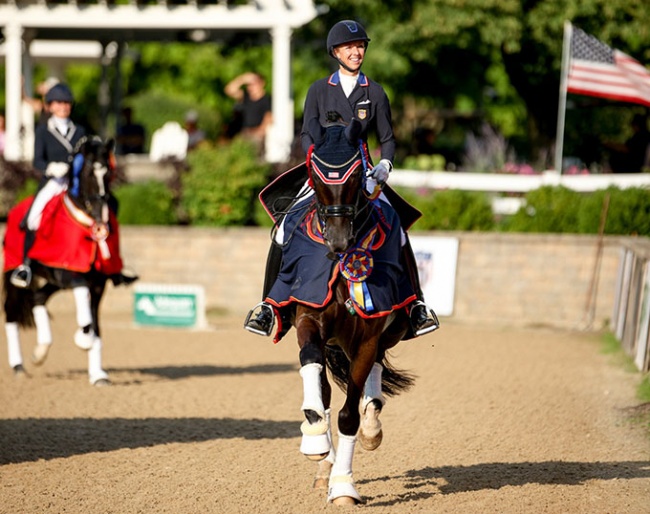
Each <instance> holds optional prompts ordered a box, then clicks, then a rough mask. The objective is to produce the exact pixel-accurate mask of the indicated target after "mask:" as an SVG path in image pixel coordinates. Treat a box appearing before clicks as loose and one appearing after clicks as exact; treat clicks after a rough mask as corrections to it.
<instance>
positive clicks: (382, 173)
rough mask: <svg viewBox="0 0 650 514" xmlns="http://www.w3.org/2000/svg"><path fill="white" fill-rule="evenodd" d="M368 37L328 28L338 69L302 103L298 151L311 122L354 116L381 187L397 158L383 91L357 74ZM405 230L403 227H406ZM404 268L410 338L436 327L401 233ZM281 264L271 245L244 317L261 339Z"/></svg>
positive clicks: (348, 24) (341, 26)
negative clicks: (375, 152)
mask: <svg viewBox="0 0 650 514" xmlns="http://www.w3.org/2000/svg"><path fill="white" fill-rule="evenodd" d="M369 41H370V39H369V38H368V35H367V34H366V31H365V29H364V28H363V26H361V24H359V23H357V22H355V21H350V20H346V21H340V22H338V23H336V24H335V25H334V26H333V27H332V29H331V30H330V32H329V34H328V37H327V51H328V54H329V55H330V56H331V57H333V58H334V59H336V61H337V62H338V64H339V70H338V71H337V72H335V73H333V74H332V75H331V76H329V77H327V78H324V79H321V80H318V81H316V82H315V83H314V84H312V86H311V87H310V89H309V91H308V93H307V98H306V100H305V108H304V118H303V129H302V133H301V141H302V147H303V150H304V151H305V153H308V152H309V149H310V148H311V147H312V145H313V144H314V140H313V139H312V136H311V135H310V133H309V130H308V125H309V123H310V120H311V119H312V118H316V119H318V120H319V121H320V123H321V125H325V124H326V123H327V122H328V121H332V120H333V119H336V118H341V119H342V120H343V121H344V122H346V123H349V122H350V121H351V120H352V119H353V118H355V119H357V120H359V121H360V122H361V125H362V130H361V134H360V137H361V139H362V140H363V141H367V138H368V132H369V131H370V130H373V131H374V132H375V133H376V134H377V139H378V141H379V143H380V145H381V159H380V161H379V162H378V163H377V165H376V166H374V167H373V168H372V169H370V170H369V172H368V178H369V182H371V181H375V182H376V183H378V184H384V183H385V182H386V180H387V179H388V175H389V173H390V171H391V170H392V167H393V165H392V161H393V158H394V155H395V138H394V135H393V129H392V119H391V110H390V103H389V101H388V97H387V96H386V93H385V92H384V90H383V88H382V87H381V86H380V85H379V84H377V83H376V82H374V81H372V80H370V79H369V78H368V77H367V76H366V75H364V74H363V73H362V72H361V65H362V64H363V59H364V56H365V51H366V48H367V46H368V42H369ZM404 225H405V226H406V223H404ZM403 240H404V241H403V243H404V244H403V245H402V257H401V261H402V265H403V266H404V267H405V269H406V272H407V274H408V277H409V279H410V281H411V285H412V288H413V291H414V292H415V294H416V295H417V299H416V300H415V301H414V302H413V303H412V304H411V305H410V306H409V316H410V320H411V325H412V331H413V335H415V336H419V335H423V334H426V333H428V332H431V331H433V330H435V329H436V328H438V321H437V318H436V316H435V314H434V313H433V311H432V310H431V309H430V308H428V307H427V305H426V304H425V303H424V298H423V294H422V290H421V287H420V282H419V276H418V270H417V263H416V260H415V256H414V255H413V251H412V249H411V246H410V243H409V241H408V236H407V235H406V233H404V237H403ZM281 264H282V250H281V248H280V247H279V246H278V245H277V244H276V243H275V242H274V243H272V244H271V248H270V251H269V256H268V259H267V269H266V276H265V280H264V291H263V300H264V301H262V302H261V303H260V304H258V305H257V306H256V307H255V308H253V310H251V312H250V313H249V315H248V317H247V321H246V323H245V325H244V328H246V330H249V331H250V332H253V333H256V334H260V335H267V336H268V335H270V334H271V331H272V329H273V324H274V322H275V311H274V309H273V307H272V306H271V305H270V304H269V303H268V302H266V301H265V300H266V297H267V295H268V293H269V291H270V290H271V288H272V287H273V284H274V283H275V281H276V279H277V276H278V273H279V271H280V267H281ZM280 315H281V321H280V324H281V325H288V319H286V317H285V316H282V313H281V312H280Z"/></svg>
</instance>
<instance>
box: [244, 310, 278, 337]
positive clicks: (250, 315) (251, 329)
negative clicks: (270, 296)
mask: <svg viewBox="0 0 650 514" xmlns="http://www.w3.org/2000/svg"><path fill="white" fill-rule="evenodd" d="M258 307H260V311H259V312H258V315H259V314H261V313H262V312H263V310H264V309H269V310H270V311H271V323H270V324H269V327H268V330H260V329H258V328H255V327H252V326H250V324H249V323H250V322H251V321H256V320H255V319H252V318H253V313H254V312H255V310H256V309H257V308H258ZM273 325H275V309H273V307H271V306H270V305H269V304H268V303H266V302H260V303H258V304H257V305H256V306H255V307H253V308H252V309H251V310H250V311H249V312H248V315H247V316H246V320H245V321H244V328H245V329H246V330H248V331H249V332H252V333H253V334H258V335H260V336H267V337H268V336H270V335H271V333H272V332H273Z"/></svg>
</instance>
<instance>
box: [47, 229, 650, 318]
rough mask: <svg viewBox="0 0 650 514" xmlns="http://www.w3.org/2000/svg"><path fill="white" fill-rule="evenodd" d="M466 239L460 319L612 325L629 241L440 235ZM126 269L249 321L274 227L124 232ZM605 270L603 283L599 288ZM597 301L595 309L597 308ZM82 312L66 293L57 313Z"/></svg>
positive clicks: (115, 305) (111, 301)
mask: <svg viewBox="0 0 650 514" xmlns="http://www.w3.org/2000/svg"><path fill="white" fill-rule="evenodd" d="M414 235H426V236H444V237H457V238H458V239H459V250H458V263H457V270H456V289H455V301H454V311H453V314H452V316H451V318H452V319H453V320H455V321H458V322H462V323H472V324H482V323H485V324H505V325H517V326H551V327H558V328H568V329H575V328H580V329H582V328H594V329H599V328H602V327H603V326H607V325H608V323H609V320H610V319H611V317H612V310H613V306H614V301H615V291H616V281H617V274H618V268H619V262H620V260H621V255H622V249H623V247H624V246H625V242H626V241H628V240H634V241H641V242H642V243H643V244H644V245H646V246H648V245H649V244H650V242H649V241H648V240H646V239H641V240H638V239H636V240H635V239H634V238H627V239H626V238H618V237H607V238H604V240H603V244H602V253H601V258H600V264H598V263H597V260H598V259H597V250H598V241H599V240H598V238H597V237H594V236H574V235H528V234H496V233H495V234H493V233H466V232H463V233H449V232H445V233H432V232H421V233H414ZM121 238H122V254H123V258H124V261H125V263H127V264H128V265H129V266H131V267H132V268H134V269H135V270H137V271H138V272H139V274H140V276H141V282H146V283H163V284H198V285H202V286H204V288H205V292H206V304H207V307H208V309H209V310H211V309H212V310H214V309H216V310H219V311H222V312H226V313H228V314H232V315H235V316H239V317H241V318H242V319H243V318H244V316H245V314H246V312H247V311H248V309H249V308H250V307H252V306H253V305H254V304H255V303H257V302H258V301H259V300H260V294H261V287H262V281H263V276H264V267H265V262H266V254H267V249H268V245H269V231H268V229H265V228H232V229H219V228H194V227H169V228H167V227H134V226H129V227H122V231H121ZM595 270H597V274H596V276H597V280H596V281H593V280H592V279H593V277H594V273H595ZM590 293H594V297H595V303H590V301H589V298H590ZM57 308H60V309H61V308H66V309H67V308H72V302H71V301H70V300H69V299H68V298H67V295H66V294H61V295H59V297H58V298H57V299H55V300H53V302H52V309H53V310H55V309H57ZM103 309H107V310H111V311H119V312H131V311H132V310H133V288H124V287H120V288H112V286H111V287H110V288H109V290H108V292H107V294H106V296H105V298H104V302H103Z"/></svg>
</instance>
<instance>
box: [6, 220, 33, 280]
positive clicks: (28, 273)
mask: <svg viewBox="0 0 650 514" xmlns="http://www.w3.org/2000/svg"><path fill="white" fill-rule="evenodd" d="M35 239H36V232H34V231H33V230H27V229H26V230H25V245H24V248H23V263H22V264H21V265H20V266H18V267H17V268H16V269H15V270H14V271H13V273H12V274H11V277H9V281H10V282H11V284H12V285H13V286H15V287H20V288H26V287H29V284H30V283H31V282H32V269H31V267H30V266H31V263H32V261H31V259H30V258H29V257H28V256H27V255H28V254H29V250H30V248H31V247H32V246H33V245H34V240H35Z"/></svg>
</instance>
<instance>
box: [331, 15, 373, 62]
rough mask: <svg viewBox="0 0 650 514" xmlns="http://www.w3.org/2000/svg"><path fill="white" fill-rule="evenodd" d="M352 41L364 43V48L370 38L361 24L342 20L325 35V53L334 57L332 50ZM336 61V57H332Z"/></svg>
mask: <svg viewBox="0 0 650 514" xmlns="http://www.w3.org/2000/svg"><path fill="white" fill-rule="evenodd" d="M352 41H365V42H366V47H367V46H368V42H369V41H370V38H369V37H368V34H366V29H364V28H363V25H361V23H358V22H356V21H353V20H343V21H339V22H338V23H336V24H334V26H333V27H332V28H331V29H330V31H329V34H327V53H328V54H330V55H331V56H332V57H334V48H335V47H337V46H339V45H343V44H345V43H351V42H352ZM334 58H335V59H336V57H334Z"/></svg>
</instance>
